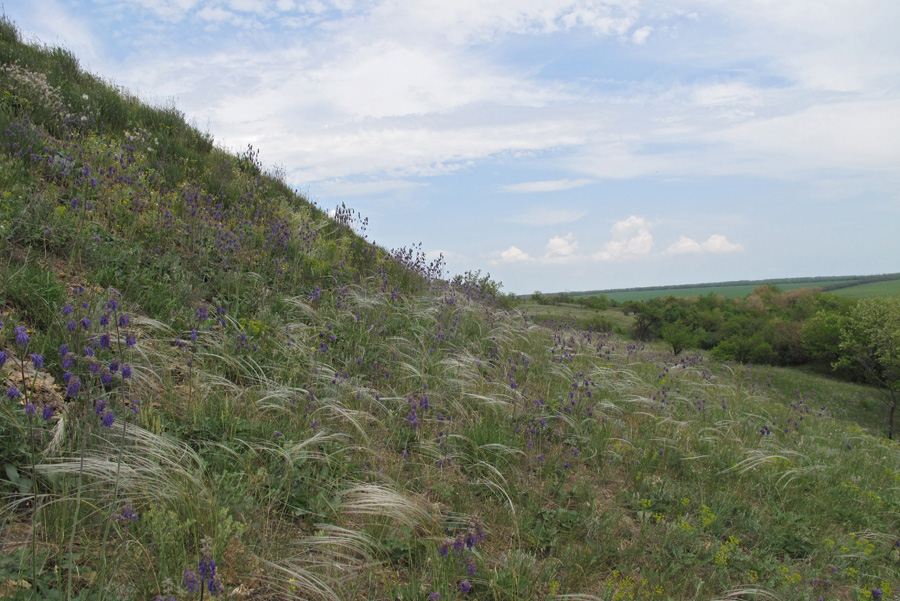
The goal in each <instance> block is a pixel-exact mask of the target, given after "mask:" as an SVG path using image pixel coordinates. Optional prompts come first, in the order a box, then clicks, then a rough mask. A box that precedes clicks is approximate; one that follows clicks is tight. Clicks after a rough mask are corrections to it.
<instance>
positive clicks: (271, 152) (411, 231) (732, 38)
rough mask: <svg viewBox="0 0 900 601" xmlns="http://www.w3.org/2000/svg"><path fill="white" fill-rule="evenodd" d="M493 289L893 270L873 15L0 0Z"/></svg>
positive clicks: (887, 94)
mask: <svg viewBox="0 0 900 601" xmlns="http://www.w3.org/2000/svg"><path fill="white" fill-rule="evenodd" d="M4 8H5V11H6V13H7V15H8V16H9V17H10V18H12V19H13V21H14V22H15V23H16V24H17V25H18V27H19V28H20V29H21V30H22V31H23V33H24V34H25V36H26V38H28V39H34V40H39V41H41V42H42V43H46V44H52V45H61V46H65V47H67V48H69V49H71V50H73V51H74V52H75V53H76V54H77V56H78V57H79V58H80V60H81V64H82V66H84V67H85V68H87V69H88V70H90V71H92V72H94V73H97V74H99V75H101V76H103V77H105V78H107V79H108V80H110V81H112V82H114V83H116V84H118V85H121V86H124V87H125V88H127V89H129V90H130V91H131V92H133V93H136V94H137V95H138V96H140V97H141V98H142V99H144V100H147V101H150V102H153V103H156V104H161V105H175V106H176V107H177V108H178V109H180V110H181V111H183V112H184V113H185V114H186V116H187V118H188V119H189V120H191V121H193V122H194V123H195V124H196V125H197V126H198V127H199V128H200V129H202V130H207V131H209V132H210V133H211V134H212V135H213V136H214V137H215V139H216V141H217V142H218V143H219V144H220V145H222V146H224V147H227V148H230V149H234V150H238V149H243V148H246V146H247V144H252V145H253V146H254V147H255V148H258V149H259V150H260V152H261V158H262V160H263V162H264V163H265V164H267V165H271V166H273V167H275V166H277V167H280V168H282V169H283V170H284V172H285V174H286V179H287V181H288V182H289V183H290V184H291V185H293V186H294V187H295V188H297V189H298V190H300V191H302V192H304V193H306V194H308V196H309V197H310V198H311V199H312V200H314V201H316V202H317V203H318V204H319V205H321V206H323V207H324V208H329V207H334V206H336V205H339V204H340V203H342V202H344V203H346V204H348V205H349V206H352V207H353V208H355V209H357V210H358V211H359V212H361V213H362V214H363V215H364V216H367V217H368V218H369V222H370V226H369V230H368V235H369V238H370V239H372V240H374V241H375V242H377V243H379V244H381V245H383V246H386V247H388V248H394V247H400V246H404V245H409V244H412V243H417V242H421V243H422V244H423V248H424V249H425V250H427V251H429V252H430V253H432V254H437V253H443V254H444V256H445V258H446V260H447V264H448V268H449V270H450V271H451V272H452V273H460V272H463V271H466V270H479V269H480V270H481V271H482V272H490V273H491V275H492V277H494V278H495V279H497V280H499V281H501V282H503V284H504V290H505V291H507V292H516V293H529V292H532V291H534V290H542V291H544V292H551V291H561V290H591V289H604V288H617V287H629V286H647V285H664V284H686V283H697V282H709V281H721V280H737V279H762V278H776V277H796V276H818V275H843V274H873V273H885V272H896V271H900V260H898V259H900V236H898V235H897V232H898V226H900V186H898V184H900V36H897V34H896V31H895V29H896V25H897V24H898V23H900V2H897V1H896V0H671V1H668V2H667V1H663V0H454V1H453V2H448V1H446V0H384V1H372V2H360V1H356V0H70V1H64V0H12V1H10V0H6V2H5V3H4Z"/></svg>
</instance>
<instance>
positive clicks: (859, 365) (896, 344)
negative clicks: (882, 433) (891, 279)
mask: <svg viewBox="0 0 900 601" xmlns="http://www.w3.org/2000/svg"><path fill="white" fill-rule="evenodd" d="M840 351H841V357H840V359H839V360H838V361H837V363H836V364H837V365H838V366H847V367H853V368H855V369H857V370H858V372H859V373H860V374H861V375H862V377H863V378H864V379H865V380H866V381H867V382H869V383H871V384H873V385H875V386H876V387H877V388H878V389H879V391H881V393H882V395H883V396H884V400H885V404H886V405H887V420H886V421H887V429H888V438H893V437H894V412H895V410H896V409H897V396H898V393H900V297H876V298H868V299H863V300H861V301H860V302H859V303H858V304H857V305H856V307H855V308H854V309H853V310H852V311H851V312H850V315H849V317H848V319H847V323H846V325H845V326H844V328H843V330H842V332H841V342H840Z"/></svg>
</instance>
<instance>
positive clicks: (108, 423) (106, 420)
mask: <svg viewBox="0 0 900 601" xmlns="http://www.w3.org/2000/svg"><path fill="white" fill-rule="evenodd" d="M113 421H115V416H114V415H113V412H112V411H107V412H106V413H104V414H103V419H102V420H101V421H100V423H101V424H103V427H105V428H111V427H112V425H113Z"/></svg>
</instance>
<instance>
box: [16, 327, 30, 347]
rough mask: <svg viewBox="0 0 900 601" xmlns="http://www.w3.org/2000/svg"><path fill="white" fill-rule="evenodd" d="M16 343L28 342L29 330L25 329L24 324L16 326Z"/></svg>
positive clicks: (20, 344)
mask: <svg viewBox="0 0 900 601" xmlns="http://www.w3.org/2000/svg"><path fill="white" fill-rule="evenodd" d="M16 344H18V345H19V346H25V345H26V344H28V332H26V331H25V327H24V326H16Z"/></svg>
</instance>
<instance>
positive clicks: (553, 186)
mask: <svg viewBox="0 0 900 601" xmlns="http://www.w3.org/2000/svg"><path fill="white" fill-rule="evenodd" d="M592 183H594V180H591V179H584V178H581V179H553V180H545V181H538V182H522V183H520V184H509V185H506V186H500V191H501V192H516V193H527V192H559V191H562V190H572V189H573V188H581V187H582V186H587V185H590V184H592Z"/></svg>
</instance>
